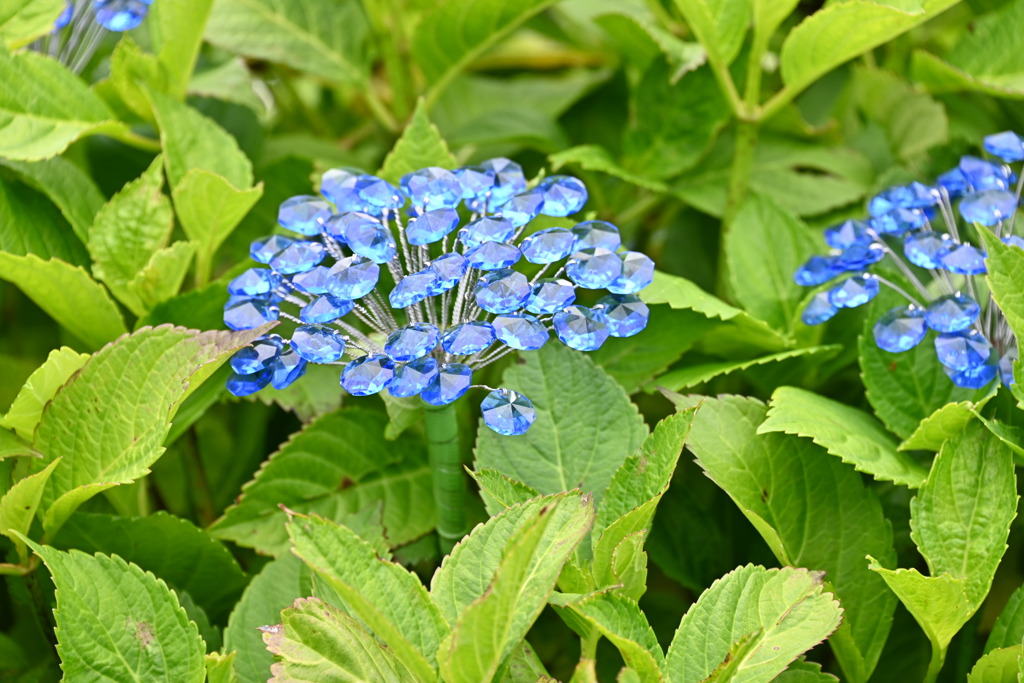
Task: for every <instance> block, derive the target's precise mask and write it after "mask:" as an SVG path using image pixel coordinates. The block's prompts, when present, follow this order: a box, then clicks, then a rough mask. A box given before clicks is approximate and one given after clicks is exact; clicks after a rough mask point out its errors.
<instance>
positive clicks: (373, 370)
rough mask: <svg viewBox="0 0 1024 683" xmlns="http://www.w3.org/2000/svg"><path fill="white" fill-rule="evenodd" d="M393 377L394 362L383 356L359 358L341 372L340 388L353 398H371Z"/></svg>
mask: <svg viewBox="0 0 1024 683" xmlns="http://www.w3.org/2000/svg"><path fill="white" fill-rule="evenodd" d="M394 376H395V361H393V360H391V359H390V358H388V357H387V356H385V355H383V354H375V355H372V356H361V357H359V358H356V359H355V360H353V361H351V362H350V363H349V364H348V365H346V366H345V369H344V370H342V371H341V388H342V389H344V390H345V391H347V392H348V393H350V394H352V395H353V396H372V395H373V394H376V393H378V392H380V390H381V389H383V388H384V387H386V386H387V385H388V382H390V381H391V379H392V378H393V377H394Z"/></svg>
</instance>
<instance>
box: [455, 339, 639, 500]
mask: <svg viewBox="0 0 1024 683" xmlns="http://www.w3.org/2000/svg"><path fill="white" fill-rule="evenodd" d="M502 386H507V387H508V388H510V389H512V390H513V391H517V392H520V393H522V394H524V395H526V396H529V397H530V399H531V400H532V401H533V402H534V405H535V406H536V408H537V421H536V422H535V423H534V425H533V426H532V427H531V428H530V431H528V432H527V433H526V434H525V435H523V436H521V437H517V438H515V439H509V438H507V437H503V436H501V435H499V434H497V433H495V432H493V431H491V430H489V429H480V430H479V431H478V433H477V443H476V451H475V455H476V458H475V461H474V469H484V468H494V469H496V470H498V471H499V472H502V473H504V474H507V475H509V476H511V477H513V478H515V479H518V480H519V481H521V482H523V483H524V484H526V485H527V486H532V487H533V488H534V489H536V490H537V491H539V492H541V493H554V492H556V491H568V490H569V489H572V488H574V487H577V486H578V487H580V488H581V489H582V490H584V491H587V492H591V493H593V495H594V497H595V499H596V500H597V501H600V500H601V497H602V496H603V495H604V490H605V488H607V486H608V483H609V482H610V481H611V478H612V475H613V474H614V473H615V470H616V469H618V467H619V465H621V464H622V462H623V461H624V460H625V459H626V457H627V456H629V455H630V454H632V453H633V451H635V450H636V449H637V448H638V447H639V446H640V444H641V443H642V442H643V439H644V437H646V436H647V427H646V426H644V423H643V420H642V419H641V417H640V415H639V413H637V410H636V406H634V405H633V404H632V403H630V402H629V397H628V396H626V392H625V391H623V389H622V387H620V386H619V385H618V384H616V383H615V381H614V380H613V379H612V378H610V377H609V376H608V375H607V374H605V373H604V372H603V371H602V370H601V369H600V368H598V367H597V366H595V365H594V363H593V361H591V360H590V359H589V358H587V357H586V356H585V355H584V354H581V353H579V352H577V351H572V350H570V349H568V348H565V347H563V346H562V345H560V344H558V345H555V344H548V345H547V346H545V347H544V348H543V349H541V350H540V351H538V352H537V353H531V354H529V355H528V356H526V362H525V363H524V364H522V365H514V366H511V367H510V368H509V369H508V370H506V371H505V376H504V377H503V381H502Z"/></svg>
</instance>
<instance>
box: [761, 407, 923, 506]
mask: <svg viewBox="0 0 1024 683" xmlns="http://www.w3.org/2000/svg"><path fill="white" fill-rule="evenodd" d="M757 432H758V434H767V433H769V432H784V433H786V434H795V435H797V436H806V437H809V438H811V439H812V440H813V441H814V443H816V444H818V445H819V446H822V447H824V448H826V449H827V450H828V452H829V453H831V454H832V455H837V456H839V457H840V458H842V460H843V462H845V463H849V464H850V465H853V467H854V469H856V470H857V471H858V472H864V473H866V474H870V475H871V476H873V477H874V478H875V479H878V480H880V481H891V482H895V483H897V484H902V485H903V486H907V487H909V488H917V487H918V486H920V485H921V483H922V482H923V481H924V480H925V479H926V478H927V477H928V470H927V469H925V468H924V467H922V466H921V465H920V464H918V462H917V461H916V460H914V459H913V458H912V457H910V456H909V455H907V454H905V453H899V452H898V451H897V450H896V440H895V439H894V438H893V437H892V435H891V434H889V433H888V432H887V431H885V429H883V428H882V425H880V424H879V423H878V420H876V419H875V418H874V417H872V416H871V415H869V414H868V413H865V412H864V411H862V410H858V409H857V408H854V407H852V406H848V405H846V404H844V403H840V402H838V401H833V400H832V399H829V398H825V397H824V396H819V395H818V394H815V393H813V392H810V391H805V390H803V389H798V388H796V387H779V388H778V389H776V390H775V392H774V393H773V394H772V400H771V403H770V404H769V409H768V419H766V420H765V421H764V422H763V423H762V424H761V426H760V427H758V429H757Z"/></svg>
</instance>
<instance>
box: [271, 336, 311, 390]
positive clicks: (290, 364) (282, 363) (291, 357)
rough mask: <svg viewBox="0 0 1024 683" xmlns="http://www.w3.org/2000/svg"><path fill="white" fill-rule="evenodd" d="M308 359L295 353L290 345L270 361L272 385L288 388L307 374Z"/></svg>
mask: <svg viewBox="0 0 1024 683" xmlns="http://www.w3.org/2000/svg"><path fill="white" fill-rule="evenodd" d="M307 367H308V363H307V362H306V359H305V358H303V357H302V356H300V355H299V354H297V353H295V349H293V348H292V347H290V346H288V347H285V349H284V351H282V352H281V353H280V355H278V356H277V357H276V358H274V360H273V361H272V362H271V363H270V370H271V375H270V385H271V386H272V387H274V388H275V389H287V388H288V386H289V385H290V384H291V383H292V382H294V381H295V380H297V379H298V378H300V377H302V376H303V375H305V374H306V368H307Z"/></svg>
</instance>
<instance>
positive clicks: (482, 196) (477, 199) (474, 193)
mask: <svg viewBox="0 0 1024 683" xmlns="http://www.w3.org/2000/svg"><path fill="white" fill-rule="evenodd" d="M455 177H456V178H458V179H459V184H460V185H461V186H462V198H463V199H465V200H467V203H476V204H481V205H483V204H486V201H487V193H488V192H490V191H491V188H493V187H494V171H492V170H490V169H486V168H484V167H483V166H463V167H462V168H457V169H455Z"/></svg>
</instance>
